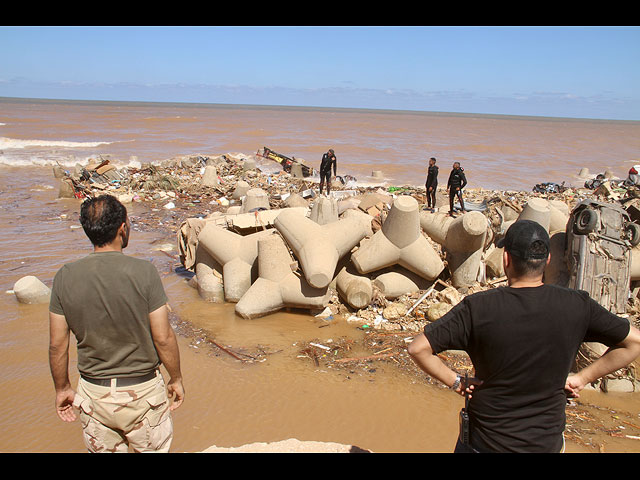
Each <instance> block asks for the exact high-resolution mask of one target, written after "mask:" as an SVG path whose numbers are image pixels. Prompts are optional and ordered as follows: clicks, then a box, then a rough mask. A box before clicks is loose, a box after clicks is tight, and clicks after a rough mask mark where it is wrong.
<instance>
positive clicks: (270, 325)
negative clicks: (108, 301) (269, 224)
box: [0, 99, 640, 452]
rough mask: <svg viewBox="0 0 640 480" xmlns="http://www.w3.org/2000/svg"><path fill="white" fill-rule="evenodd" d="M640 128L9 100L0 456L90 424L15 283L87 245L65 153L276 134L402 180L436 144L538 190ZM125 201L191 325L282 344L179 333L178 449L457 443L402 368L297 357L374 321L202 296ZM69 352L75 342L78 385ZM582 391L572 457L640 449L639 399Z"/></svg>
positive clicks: (56, 440)
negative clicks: (55, 378) (58, 172)
mask: <svg viewBox="0 0 640 480" xmlns="http://www.w3.org/2000/svg"><path fill="white" fill-rule="evenodd" d="M639 134H640V123H639V122H610V121H587V120H585V121H580V120H567V119H546V118H533V117H500V116H473V115H461V114H458V115H446V114H417V113H409V112H386V111H385V112H379V111H354V110H328V109H304V108H300V109H297V108H275V107H274V108H268V107H223V106H203V105H166V104H135V103H133V104H124V103H115V104H114V103H100V102H54V101H24V100H22V101H15V100H9V99H0V227H1V228H2V232H3V235H2V236H1V237H0V284H1V286H2V291H1V295H0V309H1V311H2V314H1V316H0V344H1V348H0V387H1V388H0V392H1V393H0V399H1V401H2V405H3V407H4V408H3V409H1V410H0V428H1V429H2V435H0V452H83V451H84V445H83V443H82V439H81V432H80V425H79V423H77V422H76V423H73V424H64V423H63V422H61V421H60V420H59V419H58V417H57V416H56V414H55V411H54V406H53V401H54V391H53V384H52V381H51V378H50V374H49V368H48V360H47V346H48V321H47V306H46V305H22V304H19V303H18V302H17V301H16V300H15V296H14V295H13V293H12V292H11V289H12V288H13V285H14V283H15V282H16V281H17V280H18V279H20V278H21V277H23V276H25V275H35V276H37V277H38V278H40V279H41V280H42V281H43V282H45V283H46V284H47V285H49V286H50V285H51V282H52V279H53V276H54V274H55V272H56V271H57V269H58V268H60V266H61V265H62V264H63V263H65V262H68V261H72V260H74V259H77V258H80V257H81V256H83V255H85V254H87V253H88V252H89V251H90V249H91V247H90V244H89V242H88V240H87V239H86V237H85V236H84V233H83V232H82V230H81V229H80V228H78V227H79V225H78V221H77V218H78V211H79V205H80V201H79V200H69V199H64V200H63V199H58V198H57V190H58V186H57V181H56V180H55V179H54V178H53V175H52V169H51V165H53V164H54V163H55V162H59V163H61V164H64V165H69V166H72V165H74V164H75V162H80V163H83V162H84V161H85V160H86V159H87V158H89V157H91V156H97V155H99V154H102V155H109V156H110V158H111V159H112V160H113V161H114V163H121V164H123V165H126V164H128V163H130V162H132V161H134V162H135V161H141V162H147V161H151V162H159V161H161V160H164V159H167V158H171V157H172V156H175V155H180V154H205V155H206V154H208V155H217V154H222V153H229V152H242V153H245V154H247V155H251V154H253V153H255V152H256V151H257V150H258V149H259V148H261V147H263V146H267V147H270V148H272V149H274V150H276V151H278V152H281V153H283V154H286V155H289V156H296V157H297V158H304V159H305V160H306V161H307V162H308V163H311V164H314V165H316V164H318V163H319V160H320V157H321V155H322V153H323V152H324V151H326V149H328V148H330V147H333V148H334V149H335V150H336V154H337V157H338V169H339V174H347V173H348V174H351V175H353V176H355V177H356V178H358V180H359V181H362V182H366V181H367V177H368V176H369V175H371V172H372V171H373V170H382V171H383V173H384V175H385V177H386V178H387V180H388V182H389V185H402V184H412V185H420V184H422V183H423V182H424V173H425V162H426V159H427V158H428V157H430V156H435V157H437V158H438V161H439V162H440V164H441V172H442V173H441V176H445V175H446V174H448V170H449V167H450V164H451V163H452V162H453V161H460V162H461V163H462V165H463V166H464V167H465V170H466V172H467V176H468V177H469V181H470V187H479V186H482V187H484V188H499V189H521V190H530V189H531V187H532V186H533V185H534V184H535V183H538V182H543V181H550V182H557V183H560V182H562V181H565V182H567V183H574V184H575V183H577V182H578V180H576V178H575V177H576V175H577V173H578V171H579V170H580V169H581V168H583V167H587V168H589V170H590V171H591V172H592V173H599V172H601V171H604V170H605V169H610V170H611V171H613V173H614V174H615V175H617V176H620V177H624V176H626V171H627V170H628V169H629V168H630V166H632V165H634V164H636V163H640V157H639V156H638V152H639V151H640V135H639ZM132 157H135V158H132ZM445 172H446V174H445ZM444 181H446V176H445V178H444V179H441V182H444ZM128 208H129V213H130V216H131V217H132V223H133V225H134V226H133V232H132V239H131V243H130V246H129V247H128V248H127V251H126V253H128V254H129V255H135V256H138V257H140V258H145V259H148V260H150V261H151V262H153V263H154V264H155V265H156V267H157V268H158V271H159V272H160V274H161V276H162V278H163V282H164V285H165V288H166V290H167V294H168V296H169V298H170V305H171V308H172V310H173V312H174V313H175V314H176V315H177V316H178V317H179V318H180V319H181V321H184V322H188V324H190V325H192V326H193V327H194V328H196V329H200V330H204V331H206V332H207V334H208V335H209V336H210V337H211V338H213V339H215V341H216V342H218V343H220V344H222V345H229V346H233V347H234V348H249V349H251V348H254V347H256V346H261V347H264V348H266V349H268V350H269V351H270V352H272V353H270V354H269V355H267V356H266V359H265V361H262V362H255V363H242V362H239V361H237V360H236V359H234V358H233V357H231V356H229V355H226V354H225V353H224V352H221V351H220V350H216V349H209V348H206V347H205V346H204V345H202V344H194V342H193V341H192V340H193V339H192V338H190V337H188V336H185V335H181V336H180V337H179V340H180V347H181V357H182V368H183V373H184V376H185V386H186V391H187V396H186V399H185V403H184V405H183V406H182V407H181V408H180V409H178V410H177V411H176V412H175V415H174V420H175V440H174V443H173V447H172V451H174V452H197V451H202V450H204V449H206V448H207V447H209V446H212V445H217V446H219V447H234V446H240V445H243V444H248V443H254V442H276V441H280V440H286V439H289V438H296V439H299V440H309V441H324V442H337V443H343V444H347V445H356V446H358V447H361V448H365V449H369V450H372V451H374V452H450V451H451V450H452V448H453V446H454V444H455V440H456V435H457V421H458V411H459V409H460V407H461V406H462V399H461V398H459V397H457V396H456V395H454V394H452V393H451V392H449V391H448V390H446V389H443V388H440V387H438V386H435V385H431V384H428V383H427V382H425V381H424V379H423V378H421V377H420V376H415V375H410V374H408V373H407V372H405V371H402V370H401V369H398V368H397V367H396V366H395V365H394V364H393V363H392V362H374V363H371V364H369V365H368V366H367V368H356V367H354V368H353V369H341V370H333V369H328V368H323V367H322V366H320V367H316V366H315V365H314V364H313V362H311V361H310V360H309V359H308V358H300V357H299V346H300V344H301V343H302V342H306V341H318V342H320V343H325V344H326V343H330V342H331V341H332V340H338V339H340V338H345V337H346V338H353V339H356V340H358V339H360V338H362V336H363V335H365V333H364V332H363V331H362V330H360V329H357V328H356V327H355V326H353V325H351V324H347V323H346V322H345V321H341V320H339V319H336V320H334V321H331V322H326V321H322V320H317V319H315V318H314V317H311V316H309V315H306V314H304V313H302V312H281V313H278V314H274V315H271V316H269V317H265V318H262V319H256V320H252V321H247V320H244V319H241V318H239V317H238V316H236V315H235V314H234V312H233V306H231V305H216V304H210V303H206V302H204V301H202V300H201V299H200V298H199V296H198V294H197V291H196V290H194V289H193V288H191V287H190V286H188V284H187V279H188V276H187V275H185V273H184V272H182V271H181V270H180V268H179V265H178V264H177V263H176V261H175V259H172V258H170V257H169V256H168V255H166V254H165V253H163V252H162V251H161V250H160V248H162V246H163V245H166V244H175V235H174V234H173V233H172V232H170V231H168V229H166V228H163V226H162V225H155V226H154V225H150V224H149V221H148V220H149V219H150V218H157V217H158V215H153V216H152V215H150V210H149V208H148V206H145V205H143V204H136V203H134V204H131V205H130V206H129V207H128ZM187 215H188V213H187ZM179 220H180V219H176V218H174V219H173V221H178V222H179ZM72 352H73V349H72ZM74 362H75V355H74V354H73V353H72V359H71V372H72V381H75V379H77V371H76V370H75V363H74ZM583 401H584V405H583V409H582V410H580V411H578V412H577V413H575V412H571V413H570V415H569V418H570V419H571V418H573V417H574V416H575V415H581V416H582V417H585V418H586V417H589V418H591V421H590V422H589V423H586V424H584V425H582V427H581V431H580V437H579V438H578V440H574V439H569V440H568V442H567V451H569V452H598V451H605V452H638V451H640V440H638V439H637V438H636V437H638V436H640V418H639V415H638V414H639V413H640V398H639V395H638V394H619V393H609V394H606V395H605V394H602V393H596V392H586V393H585V395H584V396H583ZM636 427H638V428H636ZM621 432H623V434H621ZM612 433H614V434H612Z"/></svg>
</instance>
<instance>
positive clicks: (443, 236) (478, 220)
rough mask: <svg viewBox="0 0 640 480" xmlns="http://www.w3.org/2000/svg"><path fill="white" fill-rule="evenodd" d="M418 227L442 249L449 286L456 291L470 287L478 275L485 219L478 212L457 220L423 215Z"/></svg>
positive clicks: (462, 216)
mask: <svg viewBox="0 0 640 480" xmlns="http://www.w3.org/2000/svg"><path fill="white" fill-rule="evenodd" d="M420 225H421V226H422V229H423V230H424V232H425V233H426V234H427V235H429V237H431V238H432V239H433V240H434V241H436V242H437V243H439V244H440V245H442V247H443V248H444V249H445V252H446V256H447V261H448V264H449V271H450V272H451V284H452V285H453V286H454V287H456V288H459V287H465V286H469V285H472V284H473V283H474V282H475V281H476V280H477V279H478V274H479V273H480V272H481V271H480V269H481V267H482V261H481V260H482V253H483V251H484V246H485V239H486V235H487V229H488V224H487V218H486V217H485V216H484V215H483V214H482V213H481V212H468V213H465V214H464V215H461V216H459V217H457V218H453V217H450V216H448V215H445V214H443V213H435V214H433V213H427V212H424V213H423V214H422V215H421V218H420Z"/></svg>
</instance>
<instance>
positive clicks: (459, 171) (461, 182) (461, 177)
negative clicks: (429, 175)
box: [447, 162, 467, 217]
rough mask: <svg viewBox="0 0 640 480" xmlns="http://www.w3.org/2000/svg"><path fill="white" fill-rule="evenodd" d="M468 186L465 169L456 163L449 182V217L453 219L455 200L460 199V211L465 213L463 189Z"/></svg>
mask: <svg viewBox="0 0 640 480" xmlns="http://www.w3.org/2000/svg"><path fill="white" fill-rule="evenodd" d="M466 185H467V177H466V176H465V174H464V169H463V168H462V167H461V166H460V162H454V164H453V169H452V170H451V173H450V174H449V181H448V182H447V190H449V215H451V216H452V217H453V200H454V198H455V197H458V200H459V201H460V210H462V213H464V212H465V211H466V210H465V209H464V200H463V199H462V189H463V188H464V187H465V186H466Z"/></svg>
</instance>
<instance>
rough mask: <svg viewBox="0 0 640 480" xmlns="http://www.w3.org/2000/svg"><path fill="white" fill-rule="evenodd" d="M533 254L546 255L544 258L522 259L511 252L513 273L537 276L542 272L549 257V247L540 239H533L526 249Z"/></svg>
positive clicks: (520, 275) (522, 275)
mask: <svg viewBox="0 0 640 480" xmlns="http://www.w3.org/2000/svg"><path fill="white" fill-rule="evenodd" d="M528 251H529V252H530V253H531V254H533V255H537V256H540V255H546V256H545V257H544V258H528V259H524V258H521V257H519V256H517V255H514V254H511V263H512V265H513V270H514V272H515V274H516V275H517V276H519V277H528V276H537V275H541V274H543V273H544V269H545V267H546V266H547V258H548V257H549V249H548V247H547V245H546V244H545V243H544V242H543V241H542V240H535V241H533V243H532V244H531V246H530V247H529V250H528Z"/></svg>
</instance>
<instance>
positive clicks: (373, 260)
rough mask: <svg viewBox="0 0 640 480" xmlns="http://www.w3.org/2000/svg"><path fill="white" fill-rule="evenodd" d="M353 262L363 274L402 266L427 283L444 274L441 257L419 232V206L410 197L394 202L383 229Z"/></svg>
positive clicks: (365, 245) (355, 256)
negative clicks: (424, 279)
mask: <svg viewBox="0 0 640 480" xmlns="http://www.w3.org/2000/svg"><path fill="white" fill-rule="evenodd" d="M351 261H352V262H353V264H354V265H355V267H356V269H357V270H358V272H360V273H369V272H373V271H376V270H380V269H382V268H385V267H390V266H392V265H400V266H402V267H404V268H406V269H407V270H410V271H412V272H413V273H415V274H417V275H419V276H421V277H422V278H426V279H427V280H434V279H435V278H437V277H438V275H440V273H441V272H442V270H444V263H443V262H442V260H441V259H440V256H439V255H438V254H437V253H436V251H435V250H434V249H433V247H432V246H431V245H430V244H429V241H428V240H427V239H426V238H425V237H424V236H423V235H422V233H421V231H420V214H419V211H418V202H417V201H416V199H415V198H413V197H410V196H408V195H402V196H399V197H398V198H397V199H396V200H395V201H394V202H393V205H392V206H391V209H390V210H389V214H388V215H387V218H386V219H385V221H384V223H383V224H382V228H381V229H380V230H378V231H377V232H376V233H375V234H374V235H373V236H372V237H371V239H370V240H368V241H367V242H363V244H362V245H361V246H360V248H358V250H356V251H355V252H354V253H353V254H352V255H351Z"/></svg>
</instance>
